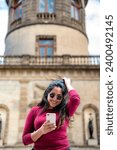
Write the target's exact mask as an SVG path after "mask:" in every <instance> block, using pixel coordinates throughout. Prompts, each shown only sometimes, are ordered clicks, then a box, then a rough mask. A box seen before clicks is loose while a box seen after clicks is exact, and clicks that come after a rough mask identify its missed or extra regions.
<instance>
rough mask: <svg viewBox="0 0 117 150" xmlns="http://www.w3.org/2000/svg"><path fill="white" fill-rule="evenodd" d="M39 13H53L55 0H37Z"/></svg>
mask: <svg viewBox="0 0 117 150" xmlns="http://www.w3.org/2000/svg"><path fill="white" fill-rule="evenodd" d="M38 10H39V13H54V12H55V0H39V8H38Z"/></svg>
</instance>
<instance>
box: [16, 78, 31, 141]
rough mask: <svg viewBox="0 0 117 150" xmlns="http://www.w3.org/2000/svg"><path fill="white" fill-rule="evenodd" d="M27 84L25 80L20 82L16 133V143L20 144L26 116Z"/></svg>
mask: <svg viewBox="0 0 117 150" xmlns="http://www.w3.org/2000/svg"><path fill="white" fill-rule="evenodd" d="M28 82H29V81H27V80H21V81H20V84H21V85H20V104H19V111H20V113H19V114H20V116H19V133H18V143H22V132H23V127H24V122H25V119H26V115H27V103H28Z"/></svg>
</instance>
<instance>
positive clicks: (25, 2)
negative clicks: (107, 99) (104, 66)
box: [0, 0, 100, 146]
mask: <svg viewBox="0 0 117 150" xmlns="http://www.w3.org/2000/svg"><path fill="white" fill-rule="evenodd" d="M87 2H88V0H64V1H63V0H6V3H7V4H8V8H9V21H8V32H7V35H6V39H5V54H4V56H3V57H1V58H0V114H1V118H2V130H1V140H0V142H1V145H3V146H5V145H7V146H9V145H18V144H22V142H21V135H22V130H23V126H24V121H25V118H26V115H27V112H28V111H29V109H30V108H31V107H32V106H33V105H36V104H37V103H38V102H39V101H40V100H41V97H42V94H43V92H44V90H45V89H46V87H47V86H48V84H49V83H50V82H51V81H52V80H53V79H59V78H60V77H63V76H66V77H70V78H71V79H72V85H73V86H74V87H75V89H76V90H77V91H78V92H79V94H80V96H81V104H80V106H79V108H78V110H77V112H76V113H75V115H74V117H73V118H71V124H70V127H69V130H68V134H69V139H70V142H71V145H76V146H90V145H93V146H97V145H99V140H100V138H99V137H100V134H99V133H100V127H99V119H100V118H99V109H100V108H99V97H100V96H99V69H100V66H99V56H89V54H88V37H87V34H86V28H85V7H86V5H87ZM90 117H92V118H93V128H94V131H93V137H94V139H89V130H88V121H89V118H90Z"/></svg>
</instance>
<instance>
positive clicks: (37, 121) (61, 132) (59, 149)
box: [22, 90, 80, 150]
mask: <svg viewBox="0 0 117 150" xmlns="http://www.w3.org/2000/svg"><path fill="white" fill-rule="evenodd" d="M68 94H69V101H68V103H67V105H66V109H67V111H68V113H69V115H70V116H73V114H74V113H75V111H76V109H77V107H78V106H79V104H80V97H79V95H78V93H77V92H76V90H71V91H69V92H68ZM40 110H41V107H39V106H35V107H32V109H31V110H30V112H29V114H28V116H27V118H26V122H25V126H24V131H23V135H22V141H23V143H24V145H28V144H32V143H34V149H35V150H67V148H68V147H69V141H68V137H67V127H68V124H69V121H68V119H65V121H64V123H63V124H62V126H60V127H59V128H57V129H55V130H53V131H51V132H49V133H47V134H44V135H42V136H41V137H40V138H39V139H38V140H37V141H36V142H34V141H33V140H32V138H31V133H32V132H34V131H35V130H37V129H39V128H40V127H41V126H42V124H43V123H44V122H45V121H46V113H48V112H50V113H51V112H53V110H52V109H48V110H46V111H45V112H43V113H40ZM55 113H56V125H57V124H58V122H59V113H58V112H55Z"/></svg>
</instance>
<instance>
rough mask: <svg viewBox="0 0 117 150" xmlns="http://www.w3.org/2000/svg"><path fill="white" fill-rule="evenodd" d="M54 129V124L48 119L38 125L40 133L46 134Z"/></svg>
mask: <svg viewBox="0 0 117 150" xmlns="http://www.w3.org/2000/svg"><path fill="white" fill-rule="evenodd" d="M55 129H56V126H55V125H54V124H53V123H50V122H49V121H46V122H44V124H43V125H42V126H41V127H40V130H41V131H42V134H46V133H48V132H51V131H53V130H55Z"/></svg>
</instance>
